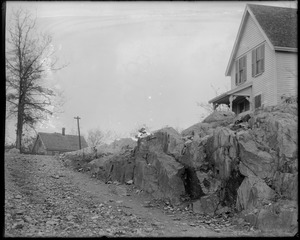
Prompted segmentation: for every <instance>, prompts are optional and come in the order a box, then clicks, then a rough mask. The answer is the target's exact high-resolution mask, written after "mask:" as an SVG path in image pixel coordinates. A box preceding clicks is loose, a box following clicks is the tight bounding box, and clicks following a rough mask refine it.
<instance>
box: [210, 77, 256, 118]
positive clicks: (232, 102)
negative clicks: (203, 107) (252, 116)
mask: <svg viewBox="0 0 300 240" xmlns="http://www.w3.org/2000/svg"><path fill="white" fill-rule="evenodd" d="M252 102H253V101H252V82H248V83H245V84H243V85H242V86H239V87H237V88H234V89H232V90H230V91H228V92H226V93H223V94H221V95H219V96H217V97H215V98H213V99H211V100H210V101H209V103H212V104H213V107H214V110H215V109H216V108H217V107H218V106H219V105H220V104H226V105H227V106H229V107H230V110H231V111H232V112H234V113H235V114H239V113H242V112H245V111H248V110H253V104H252Z"/></svg>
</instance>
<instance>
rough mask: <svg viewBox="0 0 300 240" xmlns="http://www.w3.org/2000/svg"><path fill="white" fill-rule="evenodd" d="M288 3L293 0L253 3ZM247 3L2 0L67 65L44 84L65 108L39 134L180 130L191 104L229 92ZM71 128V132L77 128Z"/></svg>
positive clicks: (192, 111) (188, 121)
mask: <svg viewBox="0 0 300 240" xmlns="http://www.w3.org/2000/svg"><path fill="white" fill-rule="evenodd" d="M251 3H254V4H255V3H257V4H264V5H273V6H284V7H293V6H295V3H294V2H293V3H291V2H278V1H274V2H251ZM246 4H247V2H246V1H244V2H241V1H230V2H218V1H211V2H201V1H198V2H197V1H191V2H186V1H183V2H80V1H79V2H69V1H68V2H60V1H58V2H54V1H53V2H7V18H9V16H10V13H11V9H12V8H17V7H18V6H22V7H23V8H25V9H28V10H30V11H32V12H33V13H34V14H37V23H38V27H39V29H41V30H43V31H46V32H48V33H50V34H52V36H53V45H54V47H55V48H56V49H57V54H56V55H57V56H58V57H59V58H60V61H61V62H62V63H63V62H68V63H69V65H68V67H66V68H64V69H62V70H61V71H59V72H57V73H52V74H51V76H50V78H49V81H51V82H52V84H53V86H55V87H56V88H58V89H61V90H63V91H64V94H65V98H66V103H65V105H64V113H62V114H60V115H59V116H58V117H59V118H52V119H51V120H50V122H49V123H48V124H47V126H44V127H42V128H40V129H38V131H43V132H61V128H62V127H65V128H66V133H67V134H68V133H70V132H74V131H75V130H76V131H77V123H76V120H75V119H74V117H75V116H79V117H81V120H80V128H81V132H82V133H85V134H86V133H87V131H88V130H89V129H91V128H97V127H99V128H100V129H103V130H113V131H115V132H117V133H119V134H123V136H125V135H126V133H128V132H130V131H131V130H132V129H134V128H136V127H137V126H138V125H141V124H146V125H147V126H149V127H151V129H152V130H155V129H159V128H161V127H163V126H166V125H169V126H172V127H175V128H181V129H185V128H187V127H189V126H191V125H193V124H195V123H197V122H199V121H200V120H201V113H203V111H202V110H201V108H200V107H198V106H197V104H196V103H197V102H208V101H209V100H210V99H212V98H213V97H215V90H214V88H215V89H217V90H218V91H219V93H222V92H225V91H227V90H229V89H230V78H229V77H225V69H226V66H227V63H228V60H229V57H230V54H231V51H232V47H233V44H234V41H235V38H236V35H237V32H238V28H239V25H240V22H241V19H242V15H243V12H244V10H245V6H246ZM76 131H75V132H76Z"/></svg>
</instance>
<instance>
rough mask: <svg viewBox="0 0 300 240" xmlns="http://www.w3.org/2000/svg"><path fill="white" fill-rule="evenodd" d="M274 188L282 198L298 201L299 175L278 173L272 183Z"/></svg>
mask: <svg viewBox="0 0 300 240" xmlns="http://www.w3.org/2000/svg"><path fill="white" fill-rule="evenodd" d="M272 188H273V189H274V190H275V191H276V192H277V193H278V194H279V195H281V196H282V197H285V198H287V199H291V200H298V173H294V174H293V173H281V172H279V171H277V172H276V173H275V175H274V178H273V181H272Z"/></svg>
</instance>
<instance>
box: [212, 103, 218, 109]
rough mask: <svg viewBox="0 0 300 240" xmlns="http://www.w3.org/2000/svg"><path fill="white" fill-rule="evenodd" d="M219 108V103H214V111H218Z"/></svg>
mask: <svg viewBox="0 0 300 240" xmlns="http://www.w3.org/2000/svg"><path fill="white" fill-rule="evenodd" d="M217 107H218V104H217V103H213V109H214V111H215V110H216V108H217Z"/></svg>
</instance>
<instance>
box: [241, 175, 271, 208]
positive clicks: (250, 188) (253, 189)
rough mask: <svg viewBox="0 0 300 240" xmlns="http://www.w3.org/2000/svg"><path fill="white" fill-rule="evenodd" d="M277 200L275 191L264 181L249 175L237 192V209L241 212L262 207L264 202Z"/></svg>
mask: <svg viewBox="0 0 300 240" xmlns="http://www.w3.org/2000/svg"><path fill="white" fill-rule="evenodd" d="M274 199H275V191H274V190H272V189H271V188H270V187H269V186H268V185H267V184H266V183H265V182H264V181H263V180H262V179H260V178H258V177H256V176H253V175H249V176H248V177H246V178H244V180H243V182H242V184H241V185H240V187H239V188H238V190H237V202H236V207H237V209H238V210H239V211H241V210H248V209H252V208H255V207H259V206H261V205H262V204H263V203H264V202H266V201H267V202H268V201H272V200H274Z"/></svg>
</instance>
